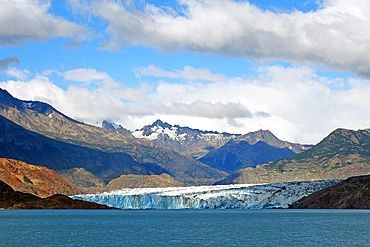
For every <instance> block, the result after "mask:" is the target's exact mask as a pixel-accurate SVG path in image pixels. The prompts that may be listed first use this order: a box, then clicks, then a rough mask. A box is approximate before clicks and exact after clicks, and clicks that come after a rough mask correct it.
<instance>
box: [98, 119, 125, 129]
mask: <svg viewBox="0 0 370 247" xmlns="http://www.w3.org/2000/svg"><path fill="white" fill-rule="evenodd" d="M101 125H102V127H103V128H104V129H108V130H115V129H123V127H122V125H118V124H115V123H113V122H108V121H106V120H103V122H102V124H101Z"/></svg>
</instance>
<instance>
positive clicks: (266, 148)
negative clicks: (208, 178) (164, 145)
mask: <svg viewBox="0 0 370 247" xmlns="http://www.w3.org/2000/svg"><path fill="white" fill-rule="evenodd" d="M310 147H311V146H309V145H301V144H296V143H290V142H286V141H281V140H279V139H278V138H276V137H275V136H274V135H273V134H272V133H271V132H270V131H268V130H259V131H256V132H251V133H248V134H246V135H242V136H239V137H237V138H236V139H235V140H230V141H229V142H228V143H226V144H225V145H223V146H222V147H220V148H218V149H215V150H212V151H210V152H209V153H208V154H207V155H206V156H204V157H203V158H200V159H199V161H200V162H202V163H204V164H207V165H209V166H211V167H213V168H216V169H219V170H221V171H225V172H230V173H232V172H235V171H237V170H239V169H242V168H246V167H256V166H257V165H261V164H265V163H268V162H270V161H273V160H277V159H280V158H284V157H290V156H293V155H295V154H296V153H298V152H302V151H303V150H307V149H309V148H310Z"/></svg>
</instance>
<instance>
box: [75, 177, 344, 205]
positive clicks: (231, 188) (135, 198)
mask: <svg viewBox="0 0 370 247" xmlns="http://www.w3.org/2000/svg"><path fill="white" fill-rule="evenodd" d="M340 181H341V180H326V181H306V182H290V183H278V184H259V185H253V184H233V185H217V186H197V187H177V188H175V187H172V188H145V189H121V190H115V191H109V192H104V193H99V194H85V195H75V196H71V197H72V198H73V199H79V200H84V201H90V202H95V203H99V204H104V205H108V206H111V207H117V208H122V209H231V208H239V209H263V208H287V207H288V206H289V205H290V204H292V203H293V202H295V201H298V200H299V199H301V198H302V197H304V196H308V195H310V194H312V193H314V192H316V191H319V190H322V189H324V188H327V187H329V186H332V185H335V184H337V183H339V182H340Z"/></svg>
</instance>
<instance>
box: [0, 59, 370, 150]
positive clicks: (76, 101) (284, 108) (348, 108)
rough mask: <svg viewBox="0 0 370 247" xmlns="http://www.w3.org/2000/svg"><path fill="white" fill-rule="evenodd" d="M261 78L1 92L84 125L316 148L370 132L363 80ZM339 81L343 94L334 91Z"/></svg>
mask: <svg viewBox="0 0 370 247" xmlns="http://www.w3.org/2000/svg"><path fill="white" fill-rule="evenodd" d="M77 71H79V70H74V71H71V72H69V76H70V77H69V78H74V80H77V79H78V80H79V81H82V82H85V83H89V82H90V83H91V82H94V80H100V81H104V80H106V79H111V77H110V76H109V75H108V74H106V73H104V72H98V71H95V70H92V69H83V70H81V71H82V72H81V71H80V72H81V73H76V72H77ZM72 72H74V73H76V74H75V76H72V75H74V73H72ZM258 73H259V75H258V76H257V77H255V78H251V79H249V80H242V79H229V80H227V81H222V82H211V83H208V84H206V85H204V84H200V83H194V82H190V83H178V84H173V83H172V84H170V83H165V82H160V83H158V84H155V85H152V86H150V85H147V84H141V86H140V87H138V88H124V87H122V86H121V85H120V86H119V87H114V88H112V87H105V85H104V84H103V83H102V84H101V85H100V86H98V87H97V88H90V87H84V85H79V86H69V88H68V89H67V90H63V89H61V88H59V87H57V86H56V85H54V84H53V83H52V82H51V81H50V80H49V79H48V77H45V76H41V75H36V76H35V77H34V78H32V79H30V80H29V81H12V80H10V81H6V82H0V87H1V88H3V89H6V90H8V91H9V92H10V93H11V94H12V95H14V96H15V97H17V98H20V99H24V100H42V101H45V102H48V103H50V104H52V105H53V106H54V107H56V108H57V109H58V110H60V111H62V112H63V113H65V114H67V115H68V116H70V117H72V118H75V119H78V120H82V121H84V122H86V123H90V124H96V123H97V122H99V123H101V121H102V120H104V119H109V120H112V121H115V122H117V123H119V124H121V125H122V126H124V127H126V128H129V129H137V128H141V127H143V126H144V125H146V124H150V123H151V122H153V121H154V120H156V119H158V118H160V119H162V120H163V121H167V122H169V123H171V124H180V125H182V126H189V127H192V128H199V129H205V130H216V131H221V132H223V131H225V132H229V133H241V134H244V133H247V132H250V131H256V130H258V129H269V130H271V131H272V132H273V133H274V134H275V135H276V136H277V137H279V138H280V139H283V140H288V141H296V142H301V143H302V142H303V143H316V142H318V141H320V140H321V139H322V138H324V137H325V136H326V135H327V134H329V133H330V132H331V131H333V130H334V129H336V128H339V127H341V128H351V129H360V128H369V127H370V120H369V118H368V116H369V115H370V104H369V103H368V96H369V95H370V86H369V81H367V80H365V79H362V80H361V79H352V78H349V79H343V80H337V79H333V80H330V79H328V78H325V77H321V76H319V75H317V74H316V73H315V70H314V69H312V68H310V67H306V66H293V67H287V68H286V67H283V66H268V67H267V66H266V67H260V69H259V70H258ZM81 74H84V75H86V74H89V75H90V76H89V77H85V76H81ZM63 76H65V74H63ZM338 81H340V83H341V84H344V85H345V88H342V87H338V88H334V89H333V88H332V85H333V84H335V83H338ZM85 86H86V85H85Z"/></svg>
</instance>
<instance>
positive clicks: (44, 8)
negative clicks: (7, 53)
mask: <svg viewBox="0 0 370 247" xmlns="http://www.w3.org/2000/svg"><path fill="white" fill-rule="evenodd" d="M0 6H1V8H0V16H1V18H0V47H4V46H21V45H24V44H26V42H27V41H29V40H32V41H34V42H40V41H43V40H47V39H49V38H58V37H62V38H75V39H77V40H84V39H86V38H87V36H86V34H85V33H84V32H85V31H86V28H85V27H84V26H82V25H79V24H76V23H73V22H69V21H67V20H65V19H63V18H62V17H58V16H54V15H52V14H50V13H48V11H49V9H50V7H51V1H50V0H46V1H44V0H0Z"/></svg>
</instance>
